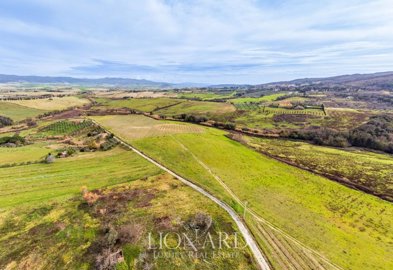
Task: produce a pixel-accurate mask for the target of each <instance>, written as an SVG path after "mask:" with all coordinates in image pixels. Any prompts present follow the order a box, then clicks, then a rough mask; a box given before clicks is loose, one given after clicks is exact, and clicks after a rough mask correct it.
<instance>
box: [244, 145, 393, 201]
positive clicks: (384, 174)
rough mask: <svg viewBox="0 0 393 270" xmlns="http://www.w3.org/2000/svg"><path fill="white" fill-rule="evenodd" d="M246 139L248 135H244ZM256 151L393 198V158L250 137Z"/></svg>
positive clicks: (363, 152) (353, 150) (385, 155)
mask: <svg viewBox="0 0 393 270" xmlns="http://www.w3.org/2000/svg"><path fill="white" fill-rule="evenodd" d="M243 138H245V137H243ZM247 141H248V143H249V144H250V145H251V146H252V147H254V148H255V149H256V150H258V151H261V152H264V153H268V154H270V155H272V156H275V157H277V158H280V159H283V160H287V161H290V162H292V163H294V164H296V165H300V166H302V167H305V168H308V169H311V170H313V171H315V172H318V173H323V174H327V175H328V176H332V177H339V178H342V180H343V181H348V182H349V183H353V184H355V185H359V186H361V187H364V188H366V189H369V190H370V192H372V193H374V194H376V195H378V196H383V197H386V198H390V200H393V173H392V168H393V157H392V156H391V155H389V154H377V153H372V152H369V151H364V150H357V149H352V148H351V149H350V150H349V149H348V150H343V149H335V148H329V147H323V146H317V145H312V144H309V143H305V142H295V141H288V140H271V139H261V138H248V139H247Z"/></svg>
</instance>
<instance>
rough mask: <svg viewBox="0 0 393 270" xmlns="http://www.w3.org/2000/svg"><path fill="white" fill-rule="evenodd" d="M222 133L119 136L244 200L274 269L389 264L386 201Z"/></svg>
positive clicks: (236, 203) (392, 209)
mask: <svg viewBox="0 0 393 270" xmlns="http://www.w3.org/2000/svg"><path fill="white" fill-rule="evenodd" d="M105 124H106V126H107V127H109V128H111V129H112V131H113V132H115V133H117V132H121V130H119V129H116V128H114V127H113V126H111V124H110V122H106V123H105ZM224 135H225V133H224V132H222V131H218V130H214V129H209V128H206V131H205V132H204V133H203V135H202V136H201V135H198V134H192V133H188V134H171V135H170V136H162V137H151V138H143V139H137V138H135V137H132V135H129V136H127V134H125V133H123V134H122V137H123V138H124V139H127V140H128V141H130V142H131V143H132V144H133V145H135V146H136V147H138V148H139V149H141V150H142V151H143V152H144V153H146V154H148V155H150V156H152V157H153V158H155V159H156V160H158V161H160V162H161V163H163V164H165V165H166V166H167V167H169V168H171V169H173V170H174V171H176V172H177V173H179V174H180V175H183V176H185V177H187V178H189V179H191V180H193V181H194V182H196V183H198V184H200V185H202V186H203V187H205V188H206V189H208V190H210V191H211V192H212V193H214V194H216V195H217V196H218V197H221V198H222V199H224V200H226V201H227V202H228V203H229V204H231V205H232V206H233V207H234V208H235V209H238V210H239V211H240V212H242V209H243V206H244V202H245V201H247V202H248V206H247V208H248V209H249V212H248V214H247V221H248V223H250V224H254V226H253V227H252V228H253V232H254V233H255V234H256V235H257V237H258V239H259V241H260V242H259V243H260V245H261V247H263V249H264V250H266V252H267V253H268V254H270V257H269V259H270V260H271V261H272V263H273V264H274V265H275V267H276V268H277V269H298V268H299V266H296V265H297V264H299V263H304V264H305V265H306V266H303V267H304V268H306V269H315V268H321V269H339V268H340V267H341V268H343V269H359V270H360V269H361V270H364V269H373V270H374V269H389V268H392V267H393V260H392V258H391V256H390V254H391V253H392V251H393V244H392V243H393V241H392V239H393V232H392V231H391V230H389V228H391V227H392V224H393V218H392V217H393V206H392V205H391V204H390V203H388V202H385V201H383V200H381V199H378V198H376V197H374V196H372V195H368V194H365V193H362V192H359V191H356V190H352V189H350V188H347V187H345V186H342V185H340V184H338V183H335V182H332V181H330V180H328V179H326V178H323V177H319V176H316V175H314V174H312V173H309V172H306V171H303V170H300V169H296V168H294V167H292V166H289V165H286V164H283V163H280V162H278V161H275V160H272V159H270V158H267V157H264V156H262V155H261V154H259V153H257V152H255V151H253V150H251V149H248V148H247V147H245V146H243V145H241V144H240V143H237V142H234V141H232V140H230V139H229V138H226V137H225V136H224ZM179 157H181V158H179ZM255 224H256V225H255ZM261 228H262V229H261ZM266 228H267V230H268V232H266V231H265V230H266ZM276 234H278V235H279V236H277V237H279V238H280V239H281V240H280V239H278V240H277V239H276V238H277V237H275V235H276ZM274 237H275V238H274ZM274 239H276V240H274ZM283 239H284V240H283ZM274 241H275V242H274ZM267 243H270V244H269V246H267ZM294 247H296V248H294ZM271 248H275V249H280V250H281V252H282V253H284V255H283V256H286V257H285V258H286V259H285V260H283V258H281V259H280V257H277V253H274V252H272V251H270V252H268V250H269V249H271ZM296 250H302V251H303V252H304V253H305V254H306V255H304V256H306V257H305V258H304V259H303V261H302V262H299V260H296V259H294V256H303V255H299V253H298V252H296ZM288 253H289V254H291V255H289V254H288ZM285 254H287V255H285ZM291 258H292V259H291ZM313 264H314V265H313ZM288 265H289V266H288Z"/></svg>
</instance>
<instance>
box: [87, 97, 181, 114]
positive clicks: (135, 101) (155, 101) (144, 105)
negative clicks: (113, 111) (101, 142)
mask: <svg viewBox="0 0 393 270" xmlns="http://www.w3.org/2000/svg"><path fill="white" fill-rule="evenodd" d="M95 100H96V101H97V102H99V103H100V104H102V105H104V106H106V107H108V108H123V107H124V108H130V109H134V110H138V111H142V112H151V111H156V110H158V109H160V108H164V107H167V106H173V105H175V104H178V103H180V102H183V100H179V99H172V98H131V99H125V100H123V99H106V98H96V99H95Z"/></svg>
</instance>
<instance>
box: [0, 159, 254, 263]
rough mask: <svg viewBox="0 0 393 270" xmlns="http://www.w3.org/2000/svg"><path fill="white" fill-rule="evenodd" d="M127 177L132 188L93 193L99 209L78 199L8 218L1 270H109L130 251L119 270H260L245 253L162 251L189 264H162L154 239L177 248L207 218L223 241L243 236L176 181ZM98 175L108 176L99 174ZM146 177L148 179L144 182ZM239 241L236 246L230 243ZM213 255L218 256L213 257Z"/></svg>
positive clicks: (0, 221) (0, 219) (17, 211)
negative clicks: (111, 261)
mask: <svg viewBox="0 0 393 270" xmlns="http://www.w3.org/2000/svg"><path fill="white" fill-rule="evenodd" d="M127 154H130V153H129V152H128V153H127ZM124 165H127V164H124ZM122 168H123V169H125V168H127V169H129V166H123V167H122ZM131 169H133V168H131ZM127 171H128V172H129V173H130V174H132V176H131V175H129V177H130V179H133V181H132V182H127V183H124V184H120V185H115V186H111V187H108V188H101V189H99V190H97V191H92V192H89V193H87V194H95V201H94V202H92V201H91V200H88V199H84V198H85V197H82V195H73V196H72V197H71V198H70V199H66V200H60V201H59V200H54V201H53V200H52V201H47V200H45V201H41V203H38V204H35V205H34V206H32V205H20V206H17V207H14V208H12V209H8V210H6V211H2V212H0V235H1V236H0V268H1V269H32V268H34V269H97V268H98V267H102V266H104V265H107V261H105V258H107V256H108V254H116V252H117V253H118V252H119V251H122V254H123V256H124V261H122V262H119V263H117V264H116V266H115V268H116V269H151V268H152V267H154V269H168V270H171V269H173V270H175V269H189V270H191V269H207V270H209V269H211V270H213V269H233V270H237V269H244V270H252V269H256V267H255V265H254V263H253V261H252V257H251V254H250V253H249V251H248V250H247V249H244V248H241V249H237V250H236V251H235V252H234V251H233V250H230V249H228V248H225V247H224V249H222V250H220V251H219V252H220V253H221V254H222V255H223V256H222V257H220V256H215V257H213V256H210V257H209V258H207V259H205V260H201V259H193V258H188V257H187V254H188V252H189V251H188V250H183V249H181V248H177V249H171V250H169V249H167V248H164V249H163V250H160V251H161V252H172V253H173V252H175V254H179V255H183V257H180V256H179V255H178V257H177V258H176V259H174V258H172V257H165V256H160V257H156V258H154V255H153V253H152V251H151V250H150V249H149V248H148V247H149V246H148V235H149V233H151V234H152V239H153V244H154V248H157V247H158V236H159V233H160V232H166V233H171V237H169V238H168V243H169V244H170V245H172V246H173V243H176V242H174V241H175V240H176V239H175V238H174V237H175V236H174V233H186V234H187V235H189V236H191V235H192V233H194V232H193V231H192V226H193V224H194V222H195V221H196V220H200V219H201V217H203V218H205V219H206V220H211V221H212V225H211V226H209V227H207V228H205V229H206V230H208V231H209V232H210V233H211V235H213V237H214V238H215V239H216V238H217V237H218V236H217V233H218V232H219V231H225V232H227V233H228V234H231V235H233V234H234V233H236V232H237V230H236V227H235V226H234V224H233V222H232V220H231V219H230V217H229V216H228V215H227V214H226V213H225V212H224V210H222V209H221V208H219V207H218V206H217V205H215V204H214V203H213V202H211V201H209V200H208V199H207V198H205V197H203V196H202V195H200V194H198V193H196V192H194V191H193V190H192V189H190V188H189V187H187V186H185V185H183V184H181V183H180V182H179V181H177V180H175V179H174V178H173V177H172V176H170V175H168V174H159V175H156V176H151V177H146V176H148V175H149V174H150V173H148V174H142V173H141V171H139V172H137V173H135V171H134V173H133V172H132V171H129V170H127ZM96 172H97V173H102V172H101V171H100V170H99V169H98V167H96ZM142 175H145V177H146V178H144V179H142V180H136V179H137V178H139V177H141V176H142ZM117 177H119V176H117ZM70 178H72V176H70ZM119 182H121V181H119ZM201 204H202V205H203V206H204V207H203V209H200V207H199V206H200V205H201ZM199 222H200V221H199ZM190 226H191V227H190ZM234 241H235V239H234V237H232V236H231V237H230V238H228V243H231V244H233V243H234ZM238 241H239V243H241V244H243V240H242V239H239V240H238ZM205 251H206V252H207V253H208V254H212V253H211V251H212V250H211V249H206V250H205ZM108 252H109V253H108ZM226 254H229V255H231V254H235V256H236V257H230V256H228V255H227V257H225V255H226ZM26 267H27V268H26ZM149 267H150V268H149Z"/></svg>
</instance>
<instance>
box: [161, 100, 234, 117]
mask: <svg viewBox="0 0 393 270" xmlns="http://www.w3.org/2000/svg"><path fill="white" fill-rule="evenodd" d="M235 110H236V108H235V107H234V106H233V105H231V104H229V103H224V102H208V101H193V100H186V101H184V102H182V103H179V104H177V105H174V106H171V107H168V108H165V109H161V110H157V111H156V112H155V113H156V114H163V115H167V116H174V115H180V114H183V113H185V114H193V115H204V116H216V115H221V114H226V113H232V112H234V111H235Z"/></svg>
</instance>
